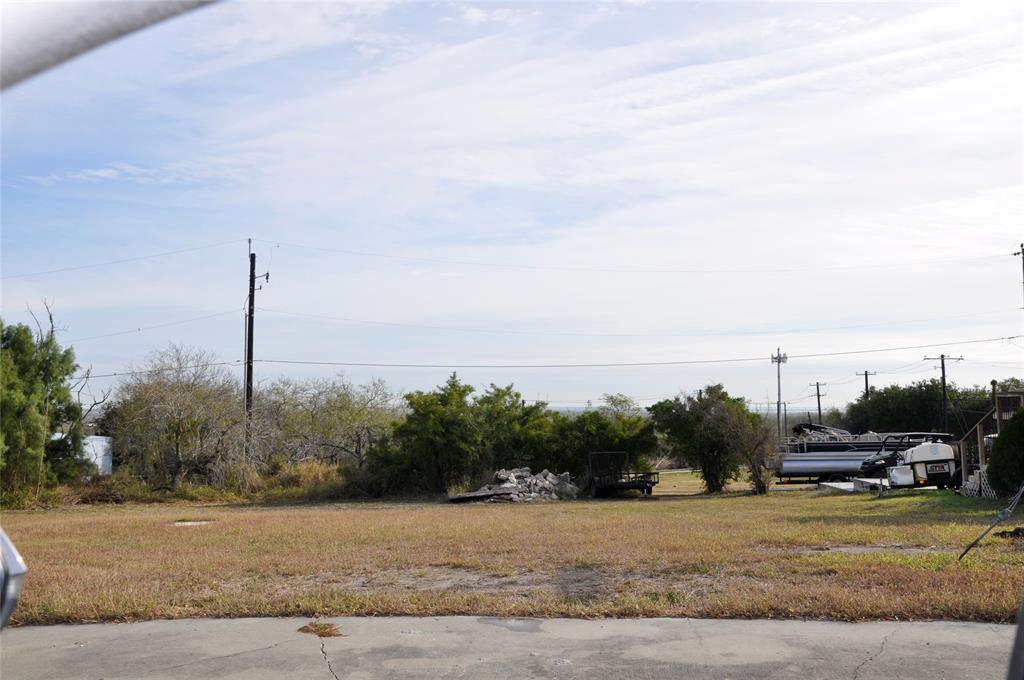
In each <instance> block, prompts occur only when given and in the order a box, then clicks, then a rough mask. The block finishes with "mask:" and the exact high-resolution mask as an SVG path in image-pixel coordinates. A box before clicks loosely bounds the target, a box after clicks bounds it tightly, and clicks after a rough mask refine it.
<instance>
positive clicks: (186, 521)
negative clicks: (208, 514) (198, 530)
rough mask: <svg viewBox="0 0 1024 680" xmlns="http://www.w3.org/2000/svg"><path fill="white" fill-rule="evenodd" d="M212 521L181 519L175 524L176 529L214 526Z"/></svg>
mask: <svg viewBox="0 0 1024 680" xmlns="http://www.w3.org/2000/svg"><path fill="white" fill-rule="evenodd" d="M214 521H215V520H212V519H179V520H176V521H175V522H173V524H174V526H176V527H197V526H200V525H203V524H213V522H214Z"/></svg>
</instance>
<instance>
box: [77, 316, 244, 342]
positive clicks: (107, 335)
mask: <svg viewBox="0 0 1024 680" xmlns="http://www.w3.org/2000/svg"><path fill="white" fill-rule="evenodd" d="M237 312H238V310H237V309H231V310H228V311H225V312H215V313H213V314H206V315H204V316H194V317H192V318H191V319H181V320H180V321H168V322H167V323H158V324H154V325H152V326H139V327H138V328H132V329H130V330H126V331H117V332H114V333H104V334H103V335H89V336H86V337H84V338H75V339H73V340H68V341H67V342H68V344H69V345H73V344H74V343H76V342H85V341H86V340H98V339H100V338H113V337H115V336H118V335H129V334H131V333H141V332H142V331H151V330H153V329H155V328H166V327H168V326H179V325H181V324H186V323H192V322H193V321H203V320H205V319H213V318H216V317H218V316H226V315H228V314H236V313H237Z"/></svg>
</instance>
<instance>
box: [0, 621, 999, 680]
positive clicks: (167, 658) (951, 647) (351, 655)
mask: <svg viewBox="0 0 1024 680" xmlns="http://www.w3.org/2000/svg"><path fill="white" fill-rule="evenodd" d="M322 621H326V622H330V623H335V624H337V625H338V626H339V628H340V630H341V632H342V633H343V635H344V637H329V638H318V637H315V636H313V635H310V634H306V633H299V632H298V629H299V628H300V627H301V626H303V625H304V624H306V623H309V622H310V619H308V618H303V619H191V620H180V621H150V622H146V623H134V624H90V625H77V626H39V627H26V628H15V629H11V630H7V631H5V632H4V633H3V635H2V636H0V649H2V652H0V654H2V657H0V663H2V666H0V670H2V675H3V677H4V678H5V680H6V679H7V678H11V679H12V680H13V679H15V678H17V679H18V680H58V679H61V678H82V679H89V680H99V679H101V678H102V679H104V680H115V679H121V678H133V679H135V678H145V679H151V680H159V679H161V678H212V679H218V680H220V679H224V680H227V679H229V678H237V679H239V680H242V679H244V680H262V679H265V678H311V679H316V680H334V679H335V678H337V679H338V680H341V679H343V678H344V679H348V680H356V679H360V678H516V679H517V680H519V679H522V678H566V679H568V678H580V679H584V678H585V679H587V680H600V679H605V678H607V679H612V678H614V679H616V680H619V679H624V678H658V679H659V680H663V679H665V678H696V677H700V678H736V679H745V678H843V679H844V680H867V679H868V678H886V679H889V678H908V679H909V678H927V679H928V680H937V679H939V678H972V679H975V680H978V679H983V678H993V679H996V678H999V679H1002V678H1005V676H1006V666H1007V661H1008V658H1009V650H1010V646H1011V641H1012V637H1013V633H1014V628H1013V627H1012V626H1000V625H989V624H977V623H949V622H933V623H891V622H882V623H857V624H848V623H832V622H817V621H736V620H693V619H614V620H597V621H580V620H569V619H543V620H539V619H492V618H474V617H458V616H456V617H437V618H409V617H397V618H376V619H375V618H332V619H322Z"/></svg>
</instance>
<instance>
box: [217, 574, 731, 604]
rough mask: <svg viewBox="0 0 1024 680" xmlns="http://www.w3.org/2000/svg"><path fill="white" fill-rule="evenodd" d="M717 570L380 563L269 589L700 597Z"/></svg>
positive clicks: (713, 586) (246, 585)
mask: <svg viewBox="0 0 1024 680" xmlns="http://www.w3.org/2000/svg"><path fill="white" fill-rule="evenodd" d="M726 585H727V583H726V579H723V577H722V576H721V575H719V576H712V575H709V574H694V573H682V572H631V571H618V570H602V569H597V568H592V567H563V568H560V569H554V570H550V569H546V570H537V571H517V572H512V573H503V574H493V573H487V572H484V571H474V570H472V569H464V568H455V567H441V566H436V567H423V568H414V569H381V570H378V571H375V572H371V573H365V574H351V573H342V572H336V571H326V572H319V573H316V574H302V575H292V576H279V577H277V578H276V579H275V580H274V582H273V586H272V587H273V589H274V590H275V591H276V592H277V593H278V595H279V596H281V597H283V598H287V597H288V596H289V595H290V594H292V593H297V592H308V591H310V590H317V589H322V588H325V587H326V588H330V589H332V590H333V589H337V590H340V591H345V592H347V593H349V594H352V595H367V594H377V593H381V592H391V593H440V592H453V593H480V594H499V593H507V594H512V595H517V596H522V597H529V596H530V595H531V594H532V593H551V594H556V595H561V596H563V597H565V598H568V599H571V600H582V601H584V602H588V601H592V600H597V599H600V598H603V597H607V596H609V595H614V594H624V593H631V592H650V591H652V590H658V591H663V592H674V593H676V594H677V595H680V596H684V597H698V596H703V595H707V594H709V593H714V592H718V591H720V590H721V589H722V588H723V587H726ZM258 587H263V586H262V585H261V584H258V583H256V579H234V580H230V581H220V582H218V583H216V584H208V585H206V586H205V587H204V588H203V589H202V592H201V593H198V594H199V595H200V596H201V597H212V596H214V595H216V594H220V595H225V594H231V593H236V592H244V591H246V590H248V589H251V588H258Z"/></svg>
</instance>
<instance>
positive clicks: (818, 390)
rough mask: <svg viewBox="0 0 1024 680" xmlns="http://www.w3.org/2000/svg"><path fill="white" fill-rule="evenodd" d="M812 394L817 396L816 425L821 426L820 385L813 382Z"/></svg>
mask: <svg viewBox="0 0 1024 680" xmlns="http://www.w3.org/2000/svg"><path fill="white" fill-rule="evenodd" d="M814 393H815V394H816V395H818V425H821V383H820V382H818V381H814Z"/></svg>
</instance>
